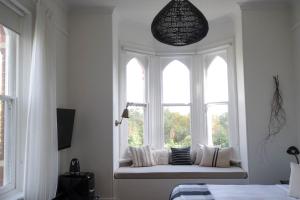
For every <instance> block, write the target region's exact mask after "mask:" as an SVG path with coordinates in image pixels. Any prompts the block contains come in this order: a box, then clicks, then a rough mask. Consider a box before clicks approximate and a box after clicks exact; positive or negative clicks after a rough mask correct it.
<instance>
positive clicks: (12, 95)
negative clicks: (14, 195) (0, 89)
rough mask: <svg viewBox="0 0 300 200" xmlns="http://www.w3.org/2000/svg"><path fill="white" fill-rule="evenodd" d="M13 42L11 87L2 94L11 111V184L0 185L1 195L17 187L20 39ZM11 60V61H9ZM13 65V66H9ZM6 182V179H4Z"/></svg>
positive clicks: (8, 136) (7, 136)
mask: <svg viewBox="0 0 300 200" xmlns="http://www.w3.org/2000/svg"><path fill="white" fill-rule="evenodd" d="M5 34H6V37H7V38H8V39H10V38H11V36H10V33H9V32H6V33H5ZM10 42H13V43H14V44H13V49H12V48H11V47H10V48H7V49H8V50H9V51H10V53H11V54H12V53H14V55H11V56H13V57H15V58H16V59H14V60H13V61H11V60H10V61H8V60H6V62H7V63H6V72H7V73H8V75H9V76H8V77H6V78H7V79H6V85H7V86H8V87H9V88H5V91H6V93H8V92H9V94H7V95H0V100H1V101H3V102H4V103H7V104H8V107H7V108H8V109H9V110H10V112H9V118H10V119H9V121H8V122H9V124H5V127H8V128H7V130H8V131H9V132H8V133H6V134H5V139H4V140H5V143H6V145H5V146H4V154H5V155H4V157H6V158H9V160H7V161H6V160H5V158H4V165H5V166H4V173H3V175H4V174H9V175H8V176H9V178H8V180H9V181H10V182H9V184H6V185H4V186H3V187H0V195H2V194H6V193H8V192H10V191H12V190H14V189H15V188H16V184H17V182H16V170H17V148H16V147H17V103H16V102H17V98H16V85H17V70H18V60H19V41H18V40H13V41H12V40H10V41H8V44H9V43H10ZM8 62H10V63H8ZM8 65H10V66H13V67H12V68H11V67H9V66H8ZM3 182H5V180H4V181H3Z"/></svg>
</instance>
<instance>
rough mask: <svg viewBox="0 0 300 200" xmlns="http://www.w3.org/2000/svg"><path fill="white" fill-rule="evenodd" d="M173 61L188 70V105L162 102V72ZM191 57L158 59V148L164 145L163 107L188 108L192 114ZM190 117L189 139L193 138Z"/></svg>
mask: <svg viewBox="0 0 300 200" xmlns="http://www.w3.org/2000/svg"><path fill="white" fill-rule="evenodd" d="M173 61H179V62H181V63H182V64H184V65H185V67H187V69H188V70H189V75H190V102H189V103H164V102H163V71H164V69H165V68H166V67H167V66H168V65H169V64H171V63H172V62H173ZM192 74H193V73H192V57H191V56H174V57H161V58H160V86H161V87H160V91H158V92H160V97H161V98H160V104H161V106H160V113H161V116H162V117H161V133H162V134H161V135H162V136H161V142H162V144H160V148H163V147H164V145H165V137H164V136H165V133H164V114H163V112H164V107H168V106H189V107H190V113H192V110H193V104H192V97H193V89H192V84H193V79H192ZM192 124H193V122H192V116H191V119H190V134H191V137H193V135H192Z"/></svg>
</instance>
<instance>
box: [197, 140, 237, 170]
mask: <svg viewBox="0 0 300 200" xmlns="http://www.w3.org/2000/svg"><path fill="white" fill-rule="evenodd" d="M231 154H232V148H224V149H220V148H217V147H208V146H206V145H205V146H204V147H203V157H202V160H201V163H200V165H201V166H204V167H222V168H227V167H230V159H231Z"/></svg>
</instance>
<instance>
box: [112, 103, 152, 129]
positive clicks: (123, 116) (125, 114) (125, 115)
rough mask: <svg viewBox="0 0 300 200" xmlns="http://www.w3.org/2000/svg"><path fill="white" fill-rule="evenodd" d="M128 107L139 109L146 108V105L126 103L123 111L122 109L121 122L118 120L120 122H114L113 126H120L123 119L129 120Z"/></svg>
mask: <svg viewBox="0 0 300 200" xmlns="http://www.w3.org/2000/svg"><path fill="white" fill-rule="evenodd" d="M129 106H139V107H141V106H142V107H146V106H147V104H146V103H130V102H128V103H127V104H126V107H125V109H124V110H123V112H122V115H121V120H120V121H118V120H116V121H115V126H119V125H121V124H122V121H123V119H124V118H125V119H129V111H128V107H129Z"/></svg>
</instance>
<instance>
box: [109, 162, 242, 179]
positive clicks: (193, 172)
mask: <svg viewBox="0 0 300 200" xmlns="http://www.w3.org/2000/svg"><path fill="white" fill-rule="evenodd" d="M114 177H115V179H247V178H248V174H247V172H245V171H244V170H243V169H242V168H240V167H230V168H214V167H200V166H198V165H156V166H152V167H120V168H118V169H117V170H116V171H115V173H114Z"/></svg>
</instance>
